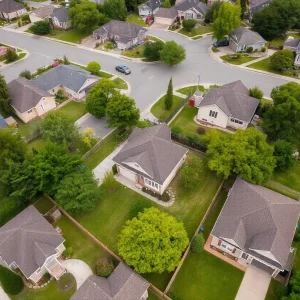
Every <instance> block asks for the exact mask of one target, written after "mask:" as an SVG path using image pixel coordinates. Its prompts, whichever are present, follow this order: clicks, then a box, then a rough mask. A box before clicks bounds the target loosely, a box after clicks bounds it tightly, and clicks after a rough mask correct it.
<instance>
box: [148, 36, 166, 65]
mask: <svg viewBox="0 0 300 300" xmlns="http://www.w3.org/2000/svg"><path fill="white" fill-rule="evenodd" d="M163 47H164V43H163V42H161V41H157V42H155V43H146V44H145V47H144V56H145V58H146V59H147V60H149V61H156V60H159V59H160V54H159V52H160V51H161V50H162V49H163Z"/></svg>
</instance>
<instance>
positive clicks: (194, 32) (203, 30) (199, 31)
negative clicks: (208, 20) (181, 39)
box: [178, 26, 213, 37]
mask: <svg viewBox="0 0 300 300" xmlns="http://www.w3.org/2000/svg"><path fill="white" fill-rule="evenodd" d="M212 31H213V30H212V27H210V26H207V27H200V28H193V29H192V31H191V32H188V31H186V30H185V29H184V28H182V29H180V30H179V31H178V32H179V33H181V34H183V35H186V36H188V37H194V36H197V35H201V34H205V33H209V32H212Z"/></svg>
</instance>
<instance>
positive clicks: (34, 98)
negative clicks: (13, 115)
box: [7, 77, 51, 113]
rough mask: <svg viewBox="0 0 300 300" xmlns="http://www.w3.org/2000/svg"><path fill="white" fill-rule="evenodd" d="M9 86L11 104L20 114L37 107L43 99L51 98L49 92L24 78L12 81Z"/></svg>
mask: <svg viewBox="0 0 300 300" xmlns="http://www.w3.org/2000/svg"><path fill="white" fill-rule="evenodd" d="M7 86H8V89H9V93H10V95H11V101H10V104H11V105H12V106H13V107H14V108H15V109H16V110H17V111H19V112H20V113H24V112H26V111H28V110H29V109H32V108H33V107H35V106H36V105H37V104H38V103H39V101H40V100H41V98H42V97H51V95H50V94H49V93H48V92H46V91H44V90H42V89H41V88H39V87H38V86H37V85H35V84H33V82H32V81H29V80H28V79H26V78H24V77H20V78H18V79H15V80H13V81H11V82H10V83H9V84H8V85H7Z"/></svg>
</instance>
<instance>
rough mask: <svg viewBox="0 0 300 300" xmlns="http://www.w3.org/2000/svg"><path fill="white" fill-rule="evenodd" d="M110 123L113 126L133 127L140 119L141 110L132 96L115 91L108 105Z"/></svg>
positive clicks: (107, 113)
mask: <svg viewBox="0 0 300 300" xmlns="http://www.w3.org/2000/svg"><path fill="white" fill-rule="evenodd" d="M106 115H107V117H108V121H107V122H108V124H109V126H111V127H120V128H124V127H132V126H135V125H136V124H137V122H138V121H139V119H140V111H139V109H138V108H136V106H135V102H134V100H133V99H132V98H129V97H128V96H126V95H122V94H120V93H115V94H114V95H113V96H112V97H111V98H110V100H109V102H108V104H107V107H106Z"/></svg>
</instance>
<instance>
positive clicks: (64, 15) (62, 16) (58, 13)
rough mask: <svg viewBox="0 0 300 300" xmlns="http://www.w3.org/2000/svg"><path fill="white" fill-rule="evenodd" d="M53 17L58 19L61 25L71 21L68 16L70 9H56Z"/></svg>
mask: <svg viewBox="0 0 300 300" xmlns="http://www.w3.org/2000/svg"><path fill="white" fill-rule="evenodd" d="M51 17H53V18H54V17H56V18H57V20H58V21H59V22H61V23H64V22H67V21H69V20H70V17H69V15H68V9H67V8H66V7H55V8H54V10H53V12H52V14H51Z"/></svg>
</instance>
